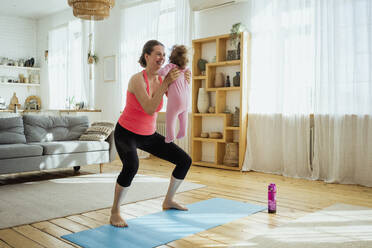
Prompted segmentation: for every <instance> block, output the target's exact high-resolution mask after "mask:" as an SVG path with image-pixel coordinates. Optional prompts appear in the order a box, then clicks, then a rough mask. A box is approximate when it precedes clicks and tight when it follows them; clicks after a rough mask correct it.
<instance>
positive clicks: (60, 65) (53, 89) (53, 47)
mask: <svg viewBox="0 0 372 248" xmlns="http://www.w3.org/2000/svg"><path fill="white" fill-rule="evenodd" d="M48 42H49V45H48V46H49V56H48V57H49V58H48V74H49V84H48V87H49V88H48V92H49V94H48V99H49V106H48V108H49V109H64V108H65V101H66V92H67V68H68V62H67V61H68V58H67V56H66V55H67V53H68V26H67V25H66V26H62V27H59V28H56V29H53V30H51V31H50V32H49V36H48Z"/></svg>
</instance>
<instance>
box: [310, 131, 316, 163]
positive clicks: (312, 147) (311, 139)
mask: <svg viewBox="0 0 372 248" xmlns="http://www.w3.org/2000/svg"><path fill="white" fill-rule="evenodd" d="M314 135H315V133H314V127H310V168H311V170H313V162H314Z"/></svg>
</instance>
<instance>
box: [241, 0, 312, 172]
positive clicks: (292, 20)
mask: <svg viewBox="0 0 372 248" xmlns="http://www.w3.org/2000/svg"><path fill="white" fill-rule="evenodd" d="M251 7H252V8H251V10H252V19H251V27H250V29H251V32H252V43H251V44H252V45H251V51H252V55H251V56H252V57H251V61H252V68H251V72H252V73H251V85H250V92H249V108H248V109H249V111H248V112H249V115H248V131H247V149H246V155H245V161H244V164H243V170H255V171H262V172H269V173H275V174H283V175H286V176H291V177H303V178H311V173H312V172H311V168H310V162H309V142H310V138H309V132H310V118H309V115H310V113H311V111H312V109H311V102H312V79H313V59H312V58H313V56H312V54H311V52H312V48H313V43H314V42H313V32H314V30H313V27H312V26H311V23H312V22H313V18H314V15H313V8H312V6H311V5H310V4H309V1H307V0H296V1H272V0H253V1H252V6H251Z"/></svg>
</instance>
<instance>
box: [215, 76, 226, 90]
mask: <svg viewBox="0 0 372 248" xmlns="http://www.w3.org/2000/svg"><path fill="white" fill-rule="evenodd" d="M224 78H225V76H224V75H223V73H222V72H219V73H217V74H216V77H215V79H214V87H216V88H218V87H223V85H224V83H225V82H224Z"/></svg>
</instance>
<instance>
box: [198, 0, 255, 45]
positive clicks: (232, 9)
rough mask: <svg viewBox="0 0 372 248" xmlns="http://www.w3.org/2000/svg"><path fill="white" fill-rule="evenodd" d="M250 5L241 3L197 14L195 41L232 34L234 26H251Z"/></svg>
mask: <svg viewBox="0 0 372 248" xmlns="http://www.w3.org/2000/svg"><path fill="white" fill-rule="evenodd" d="M249 15H250V4H249V2H241V3H236V4H231V5H227V6H224V7H219V8H214V9H209V10H202V11H197V12H195V16H194V18H195V20H194V23H195V25H194V32H193V33H194V37H193V38H194V39H199V38H204V37H208V36H214V35H221V34H228V33H230V29H231V27H232V25H233V24H235V23H237V22H241V23H243V24H244V25H245V26H246V27H248V25H249Z"/></svg>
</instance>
